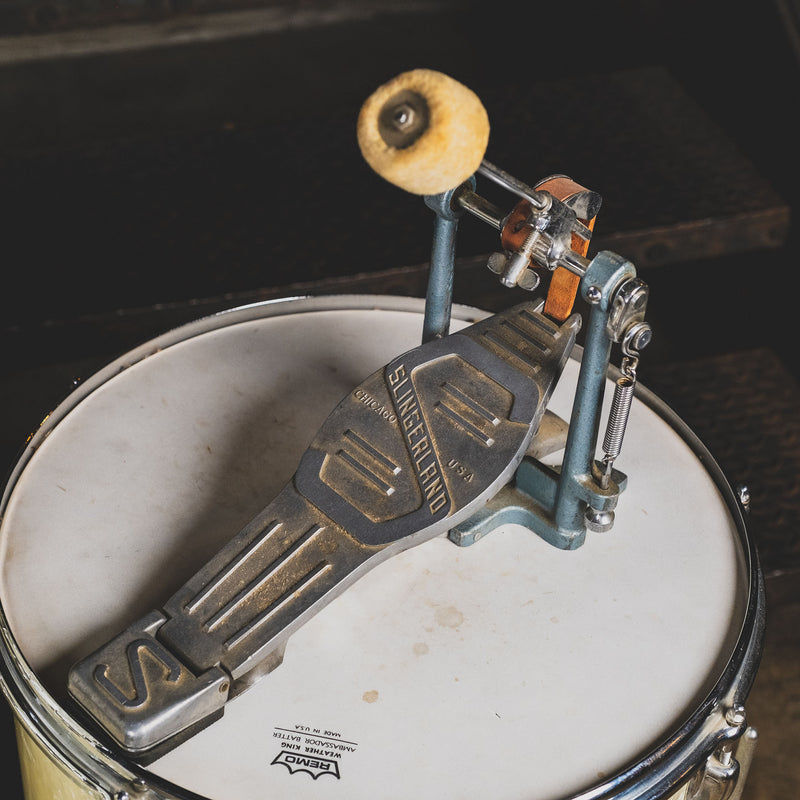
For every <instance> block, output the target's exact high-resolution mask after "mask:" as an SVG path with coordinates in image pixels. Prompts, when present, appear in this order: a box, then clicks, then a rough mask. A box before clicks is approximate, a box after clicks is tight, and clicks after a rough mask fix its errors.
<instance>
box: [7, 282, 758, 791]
mask: <svg viewBox="0 0 800 800" xmlns="http://www.w3.org/2000/svg"><path fill="white" fill-rule="evenodd" d="M422 311H423V305H422V301H419V300H414V299H407V298H388V297H339V298H316V299H293V300H287V301H280V302H274V303H266V304H258V305H254V306H248V307H243V308H239V309H235V310H232V311H230V312H226V313H223V314H219V315H216V316H213V317H210V318H205V319H202V320H199V321H197V322H194V323H192V324H189V325H187V326H184V327H182V328H179V329H177V330H175V331H173V332H171V333H168V334H166V335H164V336H162V337H160V338H158V339H156V340H154V341H152V342H149V343H148V344H145V345H144V346H142V347H140V348H138V349H136V350H134V351H133V352H131V353H129V354H128V355H126V356H124V357H123V358H121V359H119V360H117V361H115V362H114V363H112V364H111V365H110V366H108V367H107V368H105V369H104V370H102V371H101V372H99V373H98V374H97V375H95V376H94V377H93V378H91V379H89V380H87V381H85V382H84V383H82V384H81V385H80V386H79V387H78V388H77V389H76V390H75V391H74V392H73V393H72V394H71V395H70V396H69V397H68V398H67V399H66V400H65V402H63V403H62V404H61V405H60V406H59V407H58V408H56V410H55V411H54V412H53V414H51V416H50V417H49V418H48V419H47V421H46V422H45V423H44V424H43V425H42V427H41V429H40V430H39V431H38V432H37V433H36V434H35V435H34V437H33V438H32V440H31V441H30V443H29V445H28V447H27V450H26V451H25V453H24V455H23V458H22V459H21V461H20V463H19V464H18V465H17V467H16V469H15V471H14V473H13V475H12V477H11V479H10V482H9V484H8V487H7V489H6V492H5V496H4V498H3V506H2V527H1V528H0V542H1V543H2V587H1V588H2V620H1V622H2V636H3V642H2V653H1V655H2V672H3V682H4V689H5V692H6V696H7V698H8V700H9V702H10V703H11V705H12V707H13V709H14V712H15V716H16V720H17V728H18V741H19V745H20V759H21V765H22V773H23V781H24V784H25V790H26V797H27V798H28V800H45V798H47V800H50V798H53V797H58V798H69V799H70V800H87V799H88V798H96V797H112V798H117V799H118V800H122V799H123V798H131V799H133V798H179V799H180V800H184V799H185V798H197V797H198V796H199V797H203V798H212V800H253V799H254V798H258V799H259V800H261V799H262V798H326V800H329V799H330V800H335V798H347V800H355V799H357V798H370V800H375V798H401V797H402V798H412V797H413V798H437V800H443V799H444V798H465V797H469V798H476V797H491V798H493V799H494V800H501V799H503V798H527V799H528V800H555V799H556V798H577V797H579V798H585V800H589V799H590V798H591V800H599V799H600V798H611V797H615V798H617V797H619V798H621V797H625V798H656V797H673V796H674V797H684V796H685V795H686V793H687V788H686V785H687V781H689V779H690V778H692V776H693V775H694V774H697V773H698V771H700V772H702V770H703V769H705V766H706V762H707V759H709V756H711V757H712V758H713V757H714V756H712V753H716V754H717V756H719V758H721V760H722V762H724V761H725V753H726V752H727V751H726V746H727V745H726V743H727V742H728V740H729V739H731V738H733V736H732V734H733V733H735V732H737V731H738V733H741V730H742V727H741V719H739V718H736V719H734V717H736V713H737V712H736V711H734V712H733V716H732V714H731V712H730V709H736V708H737V707H738V706H739V705H741V704H742V703H743V702H744V699H745V697H746V695H747V692H748V691H749V689H750V686H751V683H752V680H753V678H754V672H755V669H756V664H757V660H758V654H759V650H760V641H761V632H762V627H763V620H762V616H763V600H762V594H761V578H760V573H759V570H758V565H757V560H756V557H755V554H754V551H753V549H752V545H751V542H750V541H749V539H748V537H747V533H746V528H745V525H744V522H743V518H742V514H741V512H740V509H739V506H738V504H737V501H736V499H735V497H734V495H733V493H732V492H731V490H730V488H729V487H728V485H727V483H726V482H725V480H724V479H723V477H722V475H721V474H720V471H719V469H718V467H717V466H716V464H715V463H714V461H713V459H712V458H711V457H710V456H709V454H708V453H707V452H706V451H705V449H704V448H703V446H702V445H701V444H700V443H699V442H698V441H697V439H696V438H695V437H694V436H693V434H692V433H691V432H690V431H689V430H688V429H687V428H686V426H685V425H684V424H683V423H681V422H680V420H678V419H676V418H675V417H674V415H672V414H671V412H670V411H669V410H668V409H667V408H665V407H664V405H663V404H662V403H661V402H659V400H658V399H657V398H655V397H654V396H652V395H651V394H650V393H648V392H646V391H645V390H641V391H640V393H639V395H638V399H637V400H636V401H635V402H634V406H633V412H632V416H631V419H630V422H629V425H628V433H627V438H626V445H625V450H624V452H623V454H622V456H621V458H620V460H619V466H620V468H622V469H624V470H625V472H626V473H627V474H628V476H629V485H628V488H627V489H626V491H625V492H624V494H623V495H622V497H621V499H620V503H619V507H618V513H617V519H616V524H615V526H614V528H613V529H612V530H611V531H610V532H606V533H594V534H589V535H588V536H587V540H586V543H585V544H584V546H583V547H581V548H580V549H578V550H576V551H574V552H567V551H561V550H558V549H556V548H554V547H552V546H550V545H548V544H547V543H545V542H544V541H543V540H542V539H540V538H539V537H538V536H536V535H535V534H532V533H531V532H529V531H527V530H526V529H523V528H521V527H517V526H514V525H508V526H504V527H501V528H498V529H497V530H495V531H493V532H492V533H491V534H489V535H488V536H486V537H485V538H484V539H482V540H481V541H479V542H477V543H475V544H474V545H472V546H470V547H463V548H461V547H457V546H456V545H454V544H453V543H452V542H451V541H450V540H448V539H447V538H444V537H442V538H437V539H433V540H431V541H429V542H427V543H425V544H423V545H420V546H418V547H415V548H412V549H411V550H408V551H406V552H403V553H401V554H400V555H397V556H394V557H392V558H390V559H389V560H388V561H386V562H384V563H383V564H381V565H380V566H378V567H376V568H375V569H374V570H372V571H371V572H369V573H368V574H366V575H365V576H364V577H362V578H361V579H359V580H358V581H357V582H356V583H355V584H354V585H353V586H352V587H351V588H350V589H348V590H347V591H346V592H344V594H342V595H341V596H340V597H338V598H337V599H336V600H334V601H333V602H332V603H331V604H330V605H329V606H327V607H326V608H325V609H324V610H323V611H322V612H320V613H319V614H318V615H317V616H315V617H314V618H313V619H312V620H311V621H310V622H308V623H307V624H306V625H305V626H304V627H302V628H301V629H300V630H299V631H298V632H297V633H295V634H294V635H293V636H292V637H291V638H290V640H289V643H288V646H287V648H286V653H285V659H284V662H283V664H282V665H281V666H280V667H278V668H277V669H276V670H275V671H273V672H272V673H270V674H269V675H267V676H266V677H264V678H263V679H261V680H260V681H259V682H257V683H256V684H255V685H254V686H253V687H252V688H250V689H248V690H247V691H246V692H244V693H243V694H242V695H241V696H239V697H237V698H235V699H234V700H233V701H231V702H229V703H228V705H227V706H226V709H225V714H224V716H223V717H222V719H220V720H219V721H217V722H215V723H214V724H212V725H211V726H209V727H208V728H206V729H205V730H203V731H202V732H200V733H199V734H197V735H196V736H194V737H193V738H191V739H189V740H188V741H186V742H185V743H183V744H181V745H180V746H178V747H177V748H176V749H175V750H173V751H172V752H170V753H168V754H167V755H165V756H163V757H162V758H160V759H159V760H157V761H155V762H154V763H152V764H150V765H149V766H147V767H146V768H144V767H142V766H140V765H138V764H136V763H133V762H131V761H129V760H128V759H126V758H124V757H123V756H122V755H120V754H118V753H115V752H114V751H113V749H110V748H109V747H108V746H106V745H104V744H102V743H100V742H99V741H98V740H97V739H96V738H95V737H94V735H93V734H92V733H91V732H90V731H89V730H87V729H86V728H85V727H84V726H83V725H82V724H81V723H80V722H79V721H78V717H76V716H75V715H74V714H73V712H72V710H71V706H70V703H69V700H68V699H67V697H66V691H65V686H66V675H67V670H68V668H69V667H70V665H71V664H72V663H73V662H75V661H77V660H78V659H80V658H82V657H83V656H85V655H86V654H88V653H89V652H91V651H92V650H94V649H95V648H96V647H97V646H99V645H101V644H102V643H104V642H105V641H107V640H108V639H109V638H110V637H111V636H112V635H113V634H115V633H117V632H118V631H119V630H121V629H122V628H124V627H125V625H126V624H128V623H129V622H130V621H132V620H134V619H136V618H138V617H140V616H141V615H143V614H144V613H146V612H147V611H149V610H150V609H151V608H155V607H158V606H159V605H160V604H161V603H162V602H163V601H164V600H165V599H166V598H168V597H169V596H170V595H171V594H172V592H173V591H174V589H175V588H177V587H178V586H180V585H181V584H183V583H184V582H185V581H186V579H187V578H189V577H190V576H191V575H192V574H193V573H194V572H195V571H196V570H197V569H198V568H199V567H201V566H202V565H203V564H204V563H205V562H206V561H207V560H208V559H209V558H210V556H211V555H212V554H214V553H215V552H216V551H217V550H218V549H220V548H221V547H222V545H223V544H224V543H225V542H226V541H227V540H228V539H229V538H231V537H232V536H233V535H234V534H235V533H236V532H237V531H238V530H239V529H240V528H241V527H242V526H243V525H244V523H246V522H247V521H248V520H249V519H250V518H251V517H253V516H254V515H255V514H256V512H258V511H259V510H260V509H261V508H262V507H263V506H265V505H266V504H267V503H268V502H269V501H270V500H271V499H272V498H273V497H274V496H275V495H276V494H277V493H278V491H279V490H280V489H281V488H282V486H283V485H284V484H285V482H286V481H287V480H288V479H289V478H290V477H291V475H292V473H293V472H294V469H295V467H296V465H297V464H298V462H299V459H300V456H301V455H302V453H303V451H304V449H305V447H306V446H307V445H308V443H309V442H310V440H311V438H312V437H313V435H314V434H315V432H316V431H317V429H318V427H319V426H320V425H321V424H322V422H323V421H324V419H325V417H326V416H327V413H328V412H329V410H330V409H332V408H333V407H334V406H335V405H336V403H337V402H338V401H339V400H340V399H341V398H342V397H343V396H344V395H346V394H347V393H348V392H349V391H352V389H353V387H355V386H357V385H358V384H359V382H360V381H361V380H362V379H363V378H364V377H366V376H367V375H369V374H370V373H371V372H373V371H374V370H376V369H378V368H380V367H381V366H382V365H383V364H385V363H387V362H389V361H390V360H391V359H392V358H393V357H394V356H395V355H397V354H398V353H400V352H402V351H404V350H406V349H410V348H412V347H414V346H416V345H417V344H418V343H419V340H420V336H421V330H422V319H423V316H422ZM482 316H485V315H484V314H483V313H482V312H479V311H475V310H474V309H470V308H466V307H456V308H455V309H454V318H453V329H457V328H460V327H463V326H464V325H466V324H468V323H470V322H472V321H474V320H476V319H478V318H480V317H482ZM576 378H577V363H576V361H575V360H574V359H571V360H570V362H569V364H568V365H567V368H566V370H565V373H564V376H563V377H562V379H561V381H560V383H559V385H558V387H557V388H556V391H555V392H554V395H553V398H552V401H551V403H550V408H551V410H553V411H555V412H556V413H557V414H559V415H560V416H562V417H564V418H568V417H569V411H570V405H571V398H572V394H573V392H574V386H575V381H576ZM607 394H610V393H607ZM558 457H559V454H554V456H552V457H551V458H552V459H553V460H554V462H557V461H558ZM726 712H728V718H727V720H726V719H725V714H726ZM737 726H738V728H737ZM718 760H719V759H718Z"/></svg>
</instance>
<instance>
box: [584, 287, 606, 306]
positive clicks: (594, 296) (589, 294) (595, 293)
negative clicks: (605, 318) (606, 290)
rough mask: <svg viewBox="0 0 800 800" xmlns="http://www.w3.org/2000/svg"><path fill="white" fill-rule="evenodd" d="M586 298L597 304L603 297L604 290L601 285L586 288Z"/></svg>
mask: <svg viewBox="0 0 800 800" xmlns="http://www.w3.org/2000/svg"><path fill="white" fill-rule="evenodd" d="M586 299H587V300H588V301H589V302H590V303H591V304H592V305H594V306H596V305H597V304H598V303H599V302H600V301H601V300H602V299H603V291H602V289H600V287H599V286H590V287H589V288H588V289H587V290H586Z"/></svg>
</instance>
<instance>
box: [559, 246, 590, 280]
mask: <svg viewBox="0 0 800 800" xmlns="http://www.w3.org/2000/svg"><path fill="white" fill-rule="evenodd" d="M590 263H591V262H590V261H589V259H588V258H584V257H583V256H579V255H578V254H577V253H576V252H575V251H574V250H567V251H566V252H565V253H564V255H563V256H561V258H560V259H559V260H558V266H559V267H564V268H565V269H568V270H569V271H570V272H574V273H575V274H576V275H580V277H581V278H582V277H583V276H584V275H585V274H586V269H587V268H588V266H589V264H590Z"/></svg>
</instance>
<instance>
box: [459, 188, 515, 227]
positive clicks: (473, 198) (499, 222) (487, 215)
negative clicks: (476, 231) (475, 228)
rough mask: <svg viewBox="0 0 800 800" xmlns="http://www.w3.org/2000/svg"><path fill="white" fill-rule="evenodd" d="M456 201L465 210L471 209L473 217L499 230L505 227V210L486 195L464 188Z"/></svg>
mask: <svg viewBox="0 0 800 800" xmlns="http://www.w3.org/2000/svg"><path fill="white" fill-rule="evenodd" d="M456 202H457V203H458V204H459V205H460V206H461V208H463V209H464V210H465V211H469V213H470V214H472V216H473V217H477V218H478V219H480V220H482V221H483V222H487V223H488V224H489V225H491V226H492V227H493V228H497V230H499V231H500V230H502V229H503V219H504V218H505V214H504V213H503V210H502V209H500V208H498V207H497V206H496V205H495V204H494V203H491V202H489V201H488V200H487V199H486V198H485V197H481V196H480V195H479V194H476V193H475V192H472V191H469V190H468V189H464V190H462V191H460V192H459V193H458V194H457V195H456Z"/></svg>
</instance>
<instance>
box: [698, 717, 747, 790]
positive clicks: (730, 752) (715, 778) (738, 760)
mask: <svg viewBox="0 0 800 800" xmlns="http://www.w3.org/2000/svg"><path fill="white" fill-rule="evenodd" d="M744 720H745V716H744V708H742V707H741V706H739V707H737V708H734V709H731V710H729V711H728V713H727V715H726V722H727V723H728V724H729V725H730V724H732V725H737V724H738V725H739V726H740V728H739V730H740V732H739V733H738V734H736V736H737V738H731V739H726V740H725V741H723V742H722V743H721V744H719V745H718V746H717V748H716V749H715V750H714V752H713V753H712V754H711V755H710V756H709V757H708V758H707V759H706V763H705V764H704V765H703V767H702V769H700V770H698V772H696V773H695V775H694V776H693V777H692V779H691V780H690V781H689V784H688V785H687V789H686V800H741V797H742V793H743V792H744V787H745V782H746V780H747V773H748V771H749V769H750V764H751V763H752V760H753V754H754V752H755V746H756V741H757V739H758V734H757V732H756V729H755V728H753V727H745V723H744Z"/></svg>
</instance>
